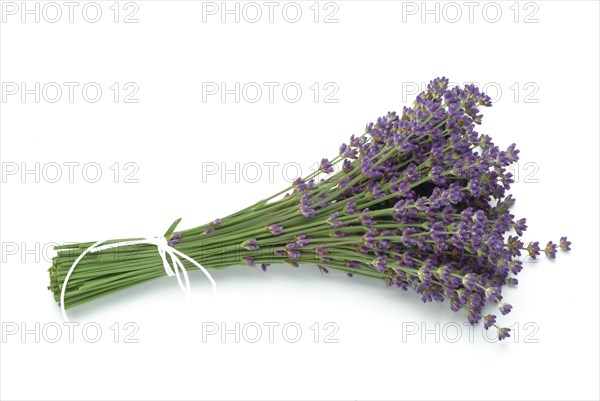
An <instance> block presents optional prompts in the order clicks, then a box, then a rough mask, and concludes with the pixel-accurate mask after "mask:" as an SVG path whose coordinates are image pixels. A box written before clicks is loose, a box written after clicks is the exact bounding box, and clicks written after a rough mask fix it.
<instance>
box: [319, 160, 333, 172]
mask: <svg viewBox="0 0 600 401" xmlns="http://www.w3.org/2000/svg"><path fill="white" fill-rule="evenodd" d="M321 170H322V171H323V172H324V173H325V174H331V173H333V171H334V170H333V166H332V165H331V163H329V160H327V159H322V160H321Z"/></svg>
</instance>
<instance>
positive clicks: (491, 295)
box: [485, 287, 500, 302]
mask: <svg viewBox="0 0 600 401" xmlns="http://www.w3.org/2000/svg"><path fill="white" fill-rule="evenodd" d="M498 299H500V289H499V288H497V287H488V288H486V290H485V300H486V302H495V301H497V300H498Z"/></svg>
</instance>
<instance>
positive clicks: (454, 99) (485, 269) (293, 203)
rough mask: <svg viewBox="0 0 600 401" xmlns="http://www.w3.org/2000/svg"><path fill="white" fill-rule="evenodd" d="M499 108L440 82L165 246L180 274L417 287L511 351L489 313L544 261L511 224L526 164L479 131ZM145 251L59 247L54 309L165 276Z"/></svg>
mask: <svg viewBox="0 0 600 401" xmlns="http://www.w3.org/2000/svg"><path fill="white" fill-rule="evenodd" d="M489 106H491V103H490V98H489V97H488V96H486V95H485V94H484V93H482V92H480V91H479V89H478V88H477V87H475V86H473V85H466V86H465V87H464V88H460V87H458V86H457V87H454V88H449V87H448V80H447V79H446V78H438V79H435V80H433V81H431V82H430V84H429V85H428V87H427V90H426V91H424V92H423V93H421V94H420V95H418V96H417V98H416V100H415V102H414V103H413V106H412V107H410V108H409V107H405V108H404V109H403V111H402V113H401V114H397V113H395V112H390V113H388V114H387V115H385V116H382V117H380V118H378V119H377V122H376V123H370V124H368V125H367V126H366V128H365V131H364V133H363V134H362V135H360V136H354V135H353V136H352V137H351V138H350V141H349V142H348V143H344V144H342V145H341V147H340V149H339V154H338V155H337V156H336V157H335V158H333V159H332V160H328V159H322V161H321V163H320V169H319V170H318V171H316V172H314V173H313V174H311V175H309V176H307V177H305V178H302V179H301V178H298V179H296V180H295V181H294V183H293V185H292V186H290V187H289V188H287V189H285V190H284V191H282V192H280V193H277V194H275V195H273V196H271V197H270V198H268V199H265V200H262V201H260V202H258V203H256V204H254V205H252V206H249V207H247V208H245V209H243V210H240V211H238V212H236V213H234V214H232V215H230V216H227V217H224V218H221V219H216V220H214V221H213V222H211V223H208V224H205V225H203V226H200V227H196V228H192V229H188V230H181V231H176V227H177V223H178V222H179V220H178V221H176V222H175V223H174V224H173V225H172V226H171V227H170V228H169V230H167V232H166V233H165V236H164V237H165V239H166V240H168V247H169V248H170V249H172V250H176V251H177V252H178V253H179V254H184V255H186V256H187V258H185V260H184V261H183V262H180V265H181V269H182V270H184V269H186V270H193V269H196V268H197V267H198V264H201V265H202V266H203V267H205V268H206V269H221V268H224V267H228V266H234V265H240V264H246V265H248V266H251V267H257V266H260V268H261V269H262V270H263V271H267V270H268V268H269V266H270V265H271V264H288V265H290V266H293V267H299V266H300V265H304V264H311V265H316V266H317V268H318V269H319V270H320V272H321V273H328V272H329V270H330V269H336V270H341V271H343V272H346V274H347V275H348V276H349V277H352V276H353V275H361V276H367V277H372V278H374V279H378V280H382V281H383V282H384V283H385V284H386V285H387V286H388V287H399V288H400V289H402V290H405V291H406V290H407V289H408V288H411V289H413V290H414V291H415V292H416V293H417V294H418V296H420V297H421V299H422V301H423V302H425V303H427V302H433V301H436V302H444V301H448V303H449V305H450V309H452V310H453V311H455V312H456V311H459V310H464V311H465V312H466V314H467V315H468V320H469V322H470V323H471V324H477V323H478V322H480V321H481V320H483V324H484V327H485V328H486V329H488V328H491V327H495V328H496V329H497V331H498V337H499V339H500V340H502V339H504V338H506V337H509V336H510V334H509V331H510V329H508V328H503V327H501V326H499V325H497V324H496V316H495V315H494V314H485V315H484V309H485V307H486V306H487V305H488V304H496V306H497V308H498V310H499V312H500V313H501V314H503V315H506V314H507V313H509V312H510V311H511V309H512V306H511V305H510V304H508V303H506V302H504V300H503V296H502V289H503V288H504V287H505V286H507V285H513V286H514V285H517V283H518V281H517V279H516V278H515V276H516V275H517V274H518V273H519V272H520V271H521V269H522V268H523V260H522V255H523V256H526V255H528V256H529V257H531V258H536V257H537V256H538V255H540V252H541V251H542V250H541V249H540V246H539V243H538V242H528V243H524V242H523V241H521V237H522V236H523V233H524V232H525V230H526V229H527V226H526V222H525V219H524V218H522V219H516V218H515V216H513V215H512V214H511V213H510V208H511V206H512V205H513V203H514V201H515V200H514V198H513V197H512V196H511V195H509V194H507V190H508V189H509V188H510V184H511V183H512V182H513V178H512V174H511V173H510V172H508V170H507V167H509V166H510V165H511V164H512V163H514V162H516V161H517V160H518V154H519V151H518V150H517V149H516V148H515V145H514V144H513V145H511V146H509V147H508V148H507V149H506V150H500V148H499V147H498V146H496V145H494V143H493V142H492V139H491V138H490V137H489V136H487V135H483V134H479V133H477V132H476V131H475V127H476V125H478V124H481V119H482V115H481V114H480V110H479V109H480V107H489ZM320 177H323V178H321V179H319V178H320ZM136 240H140V239H136V238H131V239H127V240H125V241H131V242H130V243H129V244H125V243H124V242H123V241H124V240H114V241H105V242H103V244H105V248H104V249H103V250H102V252H94V253H88V254H87V255H86V251H88V250H89V249H90V247H93V246H95V245H96V244H98V243H96V244H95V243H92V242H86V243H79V244H70V245H63V246H58V247H56V249H57V251H58V255H57V256H56V257H55V258H54V259H53V263H52V267H51V268H50V269H49V271H50V286H49V289H50V290H51V291H52V292H53V293H54V296H55V299H56V301H57V302H59V303H60V302H61V298H62V300H63V304H62V307H63V308H70V307H73V306H76V305H79V304H82V303H84V302H87V301H90V300H92V299H95V298H98V297H101V296H103V295H106V294H108V293H111V292H115V291H118V290H121V289H124V288H127V287H130V286H132V285H136V284H139V283H142V282H145V281H148V280H151V279H154V278H158V277H161V276H164V275H165V273H166V272H165V268H164V263H163V260H162V259H161V257H159V254H157V252H156V250H157V249H156V247H155V246H154V245H153V244H147V243H146V244H144V243H142V244H137V245H135V246H132V245H131V244H136V242H135V241H136ZM110 244H116V246H114V247H110ZM107 245H108V246H107ZM569 246H570V242H569V241H567V238H566V237H562V238H561V239H560V242H559V243H558V244H555V243H553V242H548V244H547V245H546V247H545V248H544V249H543V252H544V253H545V254H546V256H548V257H549V258H552V259H553V258H555V257H556V252H557V248H560V249H562V250H564V251H568V250H569V249H570V247H569ZM163 257H164V255H163ZM194 262H197V263H194ZM75 264H76V265H77V268H76V269H75V268H74V267H75ZM273 268H275V267H273ZM277 268H279V267H277ZM178 278H179V276H178Z"/></svg>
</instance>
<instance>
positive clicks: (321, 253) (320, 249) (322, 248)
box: [315, 246, 327, 255]
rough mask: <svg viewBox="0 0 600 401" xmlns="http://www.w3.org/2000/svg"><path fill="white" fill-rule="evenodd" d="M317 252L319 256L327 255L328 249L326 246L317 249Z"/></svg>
mask: <svg viewBox="0 0 600 401" xmlns="http://www.w3.org/2000/svg"><path fill="white" fill-rule="evenodd" d="M315 252H316V253H317V254H318V255H325V254H326V253H327V248H325V247H324V246H320V247H318V248H317V249H315Z"/></svg>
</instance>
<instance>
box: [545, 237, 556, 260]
mask: <svg viewBox="0 0 600 401" xmlns="http://www.w3.org/2000/svg"><path fill="white" fill-rule="evenodd" d="M544 253H545V254H546V256H547V257H549V258H550V259H556V244H553V243H552V241H548V244H546V248H544Z"/></svg>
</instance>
